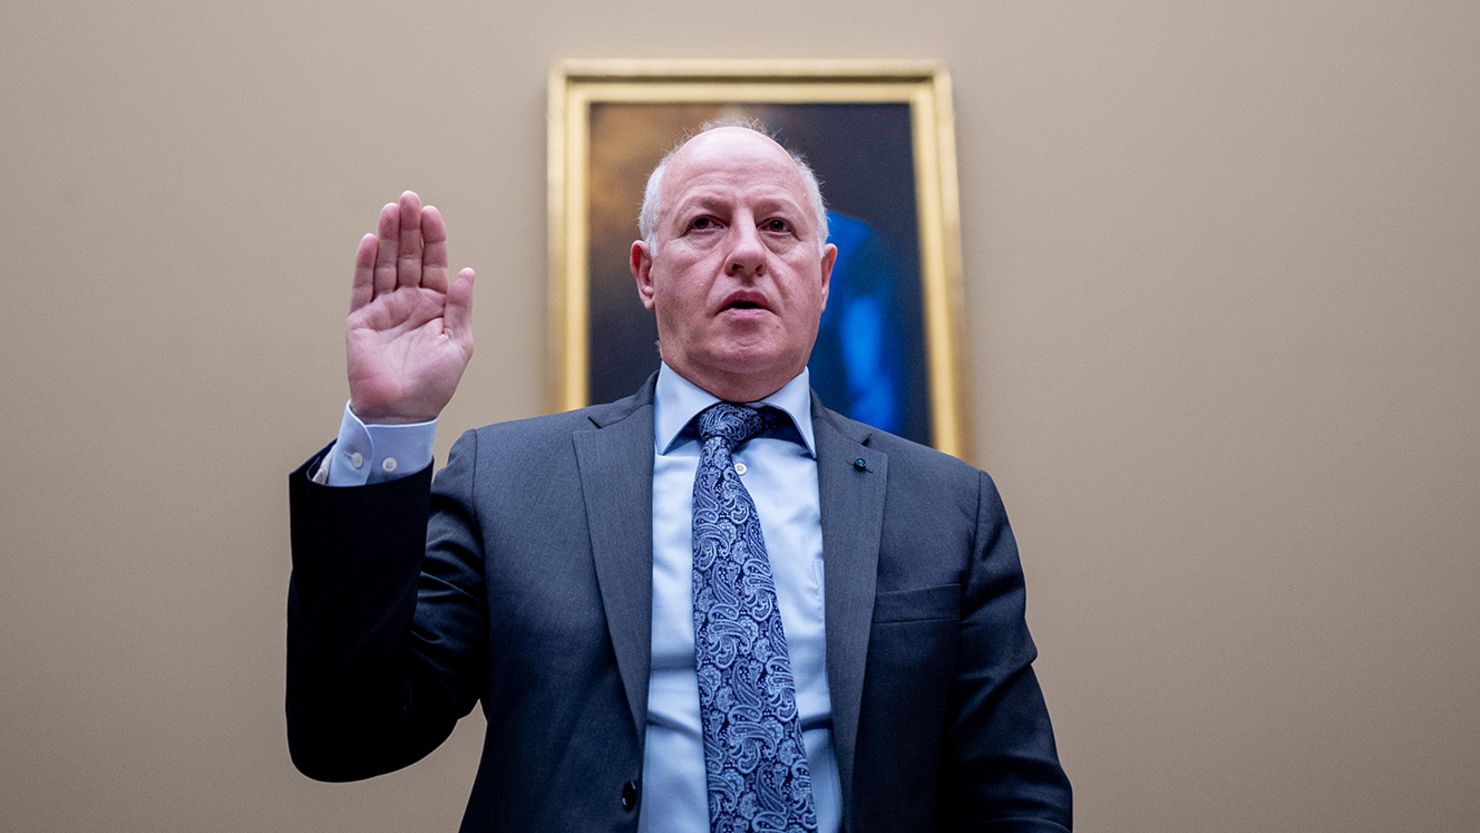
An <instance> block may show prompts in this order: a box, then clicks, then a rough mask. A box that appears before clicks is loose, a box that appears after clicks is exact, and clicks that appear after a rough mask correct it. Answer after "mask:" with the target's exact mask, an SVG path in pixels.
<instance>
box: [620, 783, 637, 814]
mask: <svg viewBox="0 0 1480 833" xmlns="http://www.w3.org/2000/svg"><path fill="white" fill-rule="evenodd" d="M637 795H638V793H637V782H636V781H628V782H627V783H625V784H623V785H622V809H623V810H626V811H627V812H629V813H630V812H632V811H633V810H634V809H636V808H637Z"/></svg>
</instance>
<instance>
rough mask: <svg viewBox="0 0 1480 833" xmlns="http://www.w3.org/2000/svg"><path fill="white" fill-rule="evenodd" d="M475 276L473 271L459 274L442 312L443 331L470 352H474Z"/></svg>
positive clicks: (469, 270)
mask: <svg viewBox="0 0 1480 833" xmlns="http://www.w3.org/2000/svg"><path fill="white" fill-rule="evenodd" d="M474 277H475V275H474V274H473V270H472V269H464V270H462V271H461V272H458V273H457V278H456V279H455V280H453V282H452V286H451V287H450V288H449V289H448V290H447V306H446V307H444V308H443V311H442V329H443V331H444V332H446V333H447V334H448V335H449V336H451V337H452V338H453V339H454V340H456V341H457V342H458V343H459V344H461V345H462V346H463V348H464V349H465V350H466V351H467V352H468V353H472V352H473V278H474Z"/></svg>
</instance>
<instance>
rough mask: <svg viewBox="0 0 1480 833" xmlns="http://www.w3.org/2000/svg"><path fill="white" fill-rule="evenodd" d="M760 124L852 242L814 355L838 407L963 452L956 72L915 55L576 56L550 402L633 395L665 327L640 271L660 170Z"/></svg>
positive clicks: (554, 146) (557, 90) (556, 137)
mask: <svg viewBox="0 0 1480 833" xmlns="http://www.w3.org/2000/svg"><path fill="white" fill-rule="evenodd" d="M722 119H724V120H727V119H747V120H753V121H754V122H755V123H758V124H759V125H761V126H763V127H764V129H766V130H767V131H768V132H770V133H771V134H772V135H773V136H774V137H775V138H776V139H777V140H778V141H780V142H781V143H782V144H783V145H785V146H786V147H787V148H788V149H790V150H792V151H793V152H797V153H799V154H801V155H802V156H803V157H804V158H805V159H806V160H807V162H808V164H810V165H811V166H812V168H813V170H814V171H815V172H816V174H817V177H818V179H819V180H820V181H821V183H822V193H823V197H824V199H825V200H826V203H827V207H828V220H829V226H830V236H829V240H830V241H831V242H832V243H833V244H835V245H836V246H837V247H838V257H837V261H836V264H835V266H834V270H833V274H832V282H831V288H830V290H829V297H828V303H827V308H826V310H825V311H824V313H823V316H822V322H821V326H820V329H819V333H818V338H817V345H816V347H815V348H814V350H813V353H812V359H811V362H810V364H809V367H810V368H811V371H812V372H811V382H812V386H813V388H814V389H815V390H816V391H817V393H818V395H819V396H820V397H821V399H822V401H823V403H824V404H826V405H827V406H828V407H830V408H833V409H835V410H837V411H840V412H842V413H844V414H846V415H848V416H850V417H853V418H855V419H858V420H861V421H863V422H867V423H869V424H871V425H874V426H877V427H879V428H883V429H885V430H888V431H892V432H894V433H896V434H900V435H903V436H905V437H908V438H910V439H913V440H916V441H919V442H923V443H926V444H928V445H932V446H934V447H936V448H938V449H940V450H942V451H945V452H947V453H950V454H955V455H957V456H966V454H967V453H968V449H967V448H966V438H965V434H964V431H963V419H964V411H965V403H964V402H963V392H962V386H961V374H962V368H961V364H962V362H961V357H960V353H959V344H960V334H959V333H960V322H959V314H960V309H961V306H960V294H961V283H960V225H959V221H958V217H959V214H958V207H957V205H958V203H957V187H956V158H955V139H954V135H953V134H954V122H953V117H952V113H951V104H950V80H949V76H948V75H947V74H946V72H945V70H944V69H942V68H941V67H940V66H938V65H935V64H929V63H918V62H810V61H808V62H784V63H783V62H695V61H568V62H564V63H560V64H558V65H556V66H555V67H554V68H553V70H552V72H551V77H550V109H549V141H550V146H549V184H550V193H549V203H550V265H551V273H552V283H551V293H550V298H551V312H552V326H551V328H550V332H551V339H552V345H551V347H552V354H553V357H554V362H553V365H552V367H553V373H552V377H553V378H552V380H551V389H552V399H553V400H554V402H553V404H554V406H555V407H557V408H559V409H569V408H577V407H580V406H583V405H586V404H588V403H591V402H603V401H607V400H610V399H615V398H618V397H621V396H625V395H627V394H630V393H631V392H632V391H634V390H636V389H637V388H638V387H639V386H640V385H641V384H642V382H643V380H644V379H646V378H647V376H648V375H649V374H651V373H652V372H653V371H654V370H656V369H657V367H658V363H659V356H658V347H657V338H658V333H657V326H656V324H655V323H654V320H653V316H652V314H651V313H650V312H648V311H647V310H646V309H644V308H643V306H642V304H641V302H640V301H639V300H638V296H637V290H636V286H635V284H634V282H633V278H632V275H631V272H630V270H629V267H628V262H629V251H630V249H631V246H632V242H633V241H634V240H635V239H636V238H637V236H638V234H637V213H638V208H639V206H640V204H641V202H642V194H643V189H644V187H645V185H646V182H647V177H648V174H649V173H650V172H651V171H652V169H653V168H654V167H655V166H656V165H657V164H658V162H659V161H660V160H661V159H662V157H663V156H664V154H665V153H667V152H668V151H669V150H671V149H672V148H673V147H674V146H676V145H677V144H678V143H679V142H681V141H682V140H683V139H685V138H687V137H688V136H691V135H693V134H694V133H695V132H696V131H697V130H698V129H699V128H700V127H701V126H702V125H704V124H705V123H706V122H711V121H715V120H722Z"/></svg>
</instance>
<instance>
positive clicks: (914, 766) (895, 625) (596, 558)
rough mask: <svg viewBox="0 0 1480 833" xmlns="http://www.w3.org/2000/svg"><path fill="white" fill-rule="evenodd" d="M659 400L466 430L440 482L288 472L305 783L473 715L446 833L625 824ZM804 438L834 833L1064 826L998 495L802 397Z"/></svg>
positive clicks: (296, 690)
mask: <svg viewBox="0 0 1480 833" xmlns="http://www.w3.org/2000/svg"><path fill="white" fill-rule="evenodd" d="M652 397H653V384H652V380H649V382H648V384H647V385H645V386H644V388H643V389H642V390H641V391H639V392H638V393H637V394H635V395H633V396H630V397H628V398H626V399H622V400H619V401H617V402H613V403H609V404H606V405H598V406H594V407H590V408H585V409H582V410H578V411H572V412H569V413H564V414H556V415H553V416H547V417H540V418H537V419H532V420H524V421H519V422H513V423H505V424H501V425H495V426H489V427H486V428H481V429H478V430H476V431H471V432H468V433H467V434H465V435H464V436H463V437H462V438H461V439H459V440H458V442H457V443H456V445H455V446H454V447H453V450H452V454H451V456H450V459H449V461H448V465H447V467H446V469H444V470H443V471H442V472H441V473H440V474H439V475H438V476H437V478H436V480H435V482H433V481H432V479H431V473H430V469H428V470H426V471H423V472H420V473H418V474H417V475H414V476H412V477H407V478H403V479H400V480H396V481H393V482H390V483H384V484H379V485H373V486H366V487H360V488H351V489H335V488H328V487H323V486H318V485H315V484H313V483H312V482H310V481H309V479H308V476H307V472H308V471H312V470H313V469H312V466H314V465H316V463H317V460H318V459H320V457H316V458H315V459H314V460H311V461H309V463H307V464H305V466H304V467H302V468H300V469H299V470H298V471H296V472H294V473H293V475H292V476H291V478H290V496H291V504H292V538H293V578H292V583H291V586H290V590H289V606H288V612H289V616H288V623H289V629H288V692H287V712H288V736H289V742H290V748H291V751H292V755H293V759H294V762H295V763H296V764H297V766H298V767H299V769H300V770H302V771H303V772H304V773H306V774H308V775H310V776H311V777H314V778H319V779H323V780H348V779H355V778H364V777H369V776H372V775H376V774H380V773H383V772H387V771H390V770H393V769H396V768H399V767H401V766H405V765H406V764H409V763H411V762H413V761H415V760H417V759H419V758H421V757H422V756H424V755H425V754H427V753H428V752H430V751H431V750H432V749H433V748H435V747H436V746H437V745H438V744H440V743H441V742H442V740H444V739H445V738H446V737H447V735H448V734H449V733H450V732H451V731H452V727H453V725H454V724H455V723H456V721H457V720H458V719H459V718H461V717H463V716H464V715H466V714H467V713H468V712H469V711H471V709H472V707H473V706H474V704H475V703H477V702H479V701H481V702H482V704H483V710H484V714H485V715H486V717H487V721H488V730H487V734H486V736H485V739H484V744H483V753H482V760H481V763H480V766H479V770H478V775H477V779H476V782H475V784H474V787H473V791H472V795H471V798H470V800H469V804H468V808H467V812H466V814H465V816H464V822H463V829H464V830H466V831H473V830H478V831H520V833H528V831H586V830H612V831H632V830H635V829H636V823H637V814H638V813H639V812H641V808H640V807H639V806H638V804H639V801H638V796H639V795H640V779H641V776H642V773H641V767H642V744H643V736H644V730H645V725H646V719H647V687H648V678H649V666H650V660H651V657H650V644H651V642H650V632H651V626H652V615H651V608H652V550H653V546H652V529H651V507H652V467H653V402H652ZM813 419H814V432H815V435H816V443H817V464H818V483H819V489H820V493H821V494H820V497H821V508H822V535H823V557H824V558H825V559H826V561H827V570H826V571H825V573H824V576H825V581H826V588H825V590H826V609H825V617H826V632H827V674H828V685H829V688H830V691H831V694H832V709H833V742H834V748H835V751H836V754H837V756H838V770H839V775H840V777H841V781H842V788H843V808H844V812H843V815H844V826H845V828H846V829H847V830H848V831H850V833H883V831H899V832H900V833H905V832H906V831H910V832H911V833H913V832H914V831H928V830H1022V831H1029V830H1032V831H1059V830H1065V829H1068V828H1069V827H1070V791H1069V784H1068V781H1067V779H1066V778H1065V776H1064V774H1063V771H1062V769H1061V768H1060V766H1059V763H1058V759H1057V755H1056V752H1055V749H1054V743H1053V734H1052V729H1051V728H1050V726H1049V721H1048V714H1047V712H1046V710H1045V708H1044V705H1043V699H1042V696H1041V694H1040V692H1039V688H1038V684H1037V681H1036V678H1035V677H1034V674H1033V671H1032V669H1031V666H1030V663H1031V662H1032V660H1033V658H1034V656H1035V649H1034V647H1033V643H1032V641H1031V639H1030V638H1029V636H1028V631H1027V626H1026V624H1025V622H1024V619H1023V602H1024V597H1023V582H1022V573H1021V570H1020V567H1019V564H1018V557H1017V550H1016V545H1015V544H1014V542H1013V538H1012V533H1011V531H1010V529H1009V528H1008V525H1007V518H1006V516H1005V514H1004V512H1003V509H1002V504H1001V501H1000V499H999V497H998V495H997V491H996V489H995V487H994V486H993V484H992V482H991V479H990V478H989V477H987V475H986V474H985V473H983V472H980V471H977V470H975V469H972V468H971V467H969V466H967V465H966V464H965V463H962V462H961V461H959V460H956V459H955V458H952V457H948V456H946V455H943V454H940V453H939V452H936V451H933V450H931V449H928V448H925V447H923V446H919V445H916V444H914V443H910V442H908V441H906V440H903V439H900V438H898V437H895V436H893V435H890V434H887V433H884V432H881V431H877V430H875V429H872V428H869V427H868V426H865V425H862V424H860V423H857V422H853V421H851V420H848V419H846V418H844V417H842V416H840V415H838V414H836V413H834V412H832V411H829V410H827V409H825V408H823V407H822V406H821V405H820V403H818V402H816V401H815V399H814V403H813ZM321 455H322V452H321ZM321 455H320V456H321ZM859 461H862V462H859ZM658 821H659V822H661V820H658ZM658 827H659V829H661V823H660V824H659V825H658Z"/></svg>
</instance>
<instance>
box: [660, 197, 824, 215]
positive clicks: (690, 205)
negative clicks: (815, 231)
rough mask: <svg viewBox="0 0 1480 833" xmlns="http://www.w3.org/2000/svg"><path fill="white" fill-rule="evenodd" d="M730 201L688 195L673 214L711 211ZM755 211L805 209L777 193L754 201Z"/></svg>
mask: <svg viewBox="0 0 1480 833" xmlns="http://www.w3.org/2000/svg"><path fill="white" fill-rule="evenodd" d="M732 202H733V201H732V200H730V199H727V198H724V197H714V196H710V195H705V194H699V195H695V196H692V197H689V198H688V199H686V200H684V201H682V202H680V203H679V204H678V205H677V206H675V207H674V209H673V214H674V217H675V218H678V217H682V216H683V215H685V214H687V213H689V212H690V211H693V210H696V209H697V210H702V211H712V210H714V209H716V208H719V207H729V206H730V205H731V204H732ZM756 211H757V212H760V213H766V212H770V211H782V212H785V213H792V212H797V213H800V212H803V211H805V209H804V208H803V206H802V205H801V204H800V203H798V202H797V201H796V200H794V199H792V198H791V197H789V196H784V195H777V196H766V197H763V198H761V199H760V200H758V201H757V202H756Z"/></svg>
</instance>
